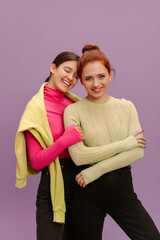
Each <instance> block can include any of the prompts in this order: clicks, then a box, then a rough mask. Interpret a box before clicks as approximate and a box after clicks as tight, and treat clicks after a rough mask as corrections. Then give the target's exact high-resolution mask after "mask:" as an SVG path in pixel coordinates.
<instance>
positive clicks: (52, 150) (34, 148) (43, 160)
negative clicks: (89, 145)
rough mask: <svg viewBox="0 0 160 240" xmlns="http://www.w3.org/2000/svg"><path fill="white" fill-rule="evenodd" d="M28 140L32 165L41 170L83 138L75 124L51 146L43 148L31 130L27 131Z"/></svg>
mask: <svg viewBox="0 0 160 240" xmlns="http://www.w3.org/2000/svg"><path fill="white" fill-rule="evenodd" d="M25 133H26V142H27V150H28V154H29V158H30V161H31V165H32V167H33V168H34V169H36V170H40V169H42V168H44V167H46V166H48V165H49V164H50V163H51V162H52V161H54V160H55V159H56V157H58V156H59V155H60V154H61V153H62V152H63V151H64V150H65V149H66V148H67V147H68V146H71V145H73V144H75V143H77V142H80V141H82V140H83V138H82V137H81V135H80V133H79V132H78V131H77V130H76V128H75V127H74V125H72V126H69V127H68V128H66V130H65V132H64V133H63V135H62V136H61V137H59V138H58V139H57V141H55V143H54V144H52V145H51V146H50V147H48V148H46V149H42V147H41V145H40V144H39V142H38V141H37V140H36V138H35V137H34V136H33V135H32V133H31V132H30V131H26V132H25Z"/></svg>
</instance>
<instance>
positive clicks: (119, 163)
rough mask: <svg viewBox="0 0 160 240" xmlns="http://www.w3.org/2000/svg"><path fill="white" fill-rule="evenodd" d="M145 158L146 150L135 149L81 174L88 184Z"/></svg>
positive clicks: (102, 162) (87, 169)
mask: <svg viewBox="0 0 160 240" xmlns="http://www.w3.org/2000/svg"><path fill="white" fill-rule="evenodd" d="M143 156H144V149H142V148H139V147H137V148H135V149H132V150H129V151H126V152H123V153H119V154H117V155H116V156H113V157H111V158H108V159H106V160H104V161H101V162H99V163H97V164H95V165H93V166H91V167H89V168H86V169H85V170H83V171H82V172H81V174H82V177H83V178H84V181H85V183H86V184H88V183H91V182H93V181H95V180H96V179H98V178H99V177H101V176H102V175H103V174H105V173H107V172H111V171H113V170H116V169H120V168H123V167H126V166H129V165H130V164H132V163H133V162H135V161H137V160H139V159H141V158H142V157H143Z"/></svg>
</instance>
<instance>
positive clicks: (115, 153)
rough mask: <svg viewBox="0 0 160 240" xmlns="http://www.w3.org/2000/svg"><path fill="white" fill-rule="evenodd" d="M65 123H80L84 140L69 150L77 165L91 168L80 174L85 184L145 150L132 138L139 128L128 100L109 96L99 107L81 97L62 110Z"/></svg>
mask: <svg viewBox="0 0 160 240" xmlns="http://www.w3.org/2000/svg"><path fill="white" fill-rule="evenodd" d="M64 123H65V127H67V126H69V125H72V124H75V123H79V125H80V126H81V127H82V129H83V131H84V136H85V139H84V141H83V142H79V143H76V144H75V145H72V146H70V147H69V148H68V149H69V153H70V155H71V157H72V159H73V161H74V162H75V164H76V165H85V164H90V165H91V167H89V168H87V169H85V170H83V171H82V172H81V173H82V176H83V178H84V180H85V182H86V184H88V183H90V182H92V181H94V180H96V179H97V178H99V177H100V176H102V175H103V174H105V173H107V172H110V171H113V170H115V169H119V168H122V167H125V166H128V165H130V164H131V163H133V162H135V161H136V160H138V159H140V158H142V157H143V154H144V150H143V149H142V148H140V147H138V144H137V141H136V139H135V138H134V137H133V136H132V134H133V133H134V132H135V131H138V130H141V126H140V123H139V119H138V115H137V111H136V108H135V106H134V104H133V103H132V102H131V101H127V100H125V99H116V98H114V97H111V98H110V100H109V101H108V102H106V103H104V104H98V103H93V102H90V101H88V100H87V99H86V98H84V99H83V100H81V101H79V102H77V103H74V104H72V105H70V106H68V107H67V108H66V109H65V112H64Z"/></svg>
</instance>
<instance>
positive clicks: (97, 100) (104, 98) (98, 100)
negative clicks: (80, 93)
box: [86, 94, 111, 104]
mask: <svg viewBox="0 0 160 240" xmlns="http://www.w3.org/2000/svg"><path fill="white" fill-rule="evenodd" d="M110 98H111V97H110V96H109V95H108V94H106V95H105V96H101V97H99V98H98V97H96V98H94V97H91V96H89V95H88V96H87V97H86V99H87V100H88V101H90V102H94V103H99V104H101V103H106V102H108V101H109V100H110Z"/></svg>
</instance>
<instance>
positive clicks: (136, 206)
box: [73, 166, 160, 240]
mask: <svg viewBox="0 0 160 240" xmlns="http://www.w3.org/2000/svg"><path fill="white" fill-rule="evenodd" d="M81 170H82V168H81V169H79V171H81ZM107 214H109V215H110V216H111V217H112V218H113V219H114V220H115V221H116V222H117V224H118V225H119V226H120V227H121V228H122V229H123V230H124V232H125V233H126V234H127V235H128V237H129V238H130V239H132V240H160V234H159V232H158V230H157V228H156V226H155V224H154V223H153V221H152V219H151V218H150V216H149V215H148V213H147V212H146V210H145V209H144V207H143V206H142V204H141V202H140V201H139V200H138V198H137V195H136V194H135V192H134V189H133V184H132V176H131V170H130V166H129V167H125V168H121V169H119V170H115V171H112V172H110V173H107V174H105V175H103V176H102V177H100V178H99V179H97V180H96V181H94V182H92V183H90V184H88V185H87V186H86V187H85V188H81V187H79V185H77V186H76V190H75V195H74V202H73V219H74V223H75V233H76V237H75V240H89V239H92V240H101V239H102V230H103V223H104V219H105V217H106V215H107ZM110 240H111V239H110Z"/></svg>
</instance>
